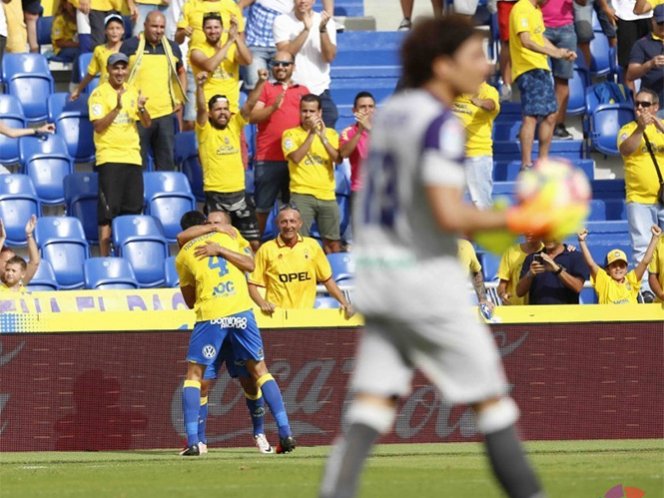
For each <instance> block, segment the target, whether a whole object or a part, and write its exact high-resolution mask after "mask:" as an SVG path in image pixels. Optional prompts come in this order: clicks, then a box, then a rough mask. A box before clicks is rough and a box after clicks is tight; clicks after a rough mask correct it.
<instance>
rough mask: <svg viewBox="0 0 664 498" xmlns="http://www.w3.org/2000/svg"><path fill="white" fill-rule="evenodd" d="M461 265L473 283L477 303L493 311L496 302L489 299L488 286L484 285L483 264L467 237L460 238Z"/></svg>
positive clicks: (459, 254) (459, 255)
mask: <svg viewBox="0 0 664 498" xmlns="http://www.w3.org/2000/svg"><path fill="white" fill-rule="evenodd" d="M457 256H458V258H459V261H460V262H461V267H462V268H463V269H464V270H466V272H467V273H468V276H469V277H470V281H471V283H472V284H473V290H474V291H475V295H476V296H477V303H478V304H479V305H480V306H481V305H485V306H488V307H489V311H490V312H493V308H494V304H493V303H492V302H491V301H490V300H489V298H488V296H487V293H486V286H485V285H484V275H482V265H481V264H480V261H479V259H477V253H476V252H475V248H474V247H473V244H471V243H470V242H469V241H467V240H466V239H459V252H458V254H457Z"/></svg>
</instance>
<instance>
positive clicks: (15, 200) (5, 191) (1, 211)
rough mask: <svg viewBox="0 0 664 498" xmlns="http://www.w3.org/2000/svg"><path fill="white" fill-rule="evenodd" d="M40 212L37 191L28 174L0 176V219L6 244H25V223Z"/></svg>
mask: <svg viewBox="0 0 664 498" xmlns="http://www.w3.org/2000/svg"><path fill="white" fill-rule="evenodd" d="M40 212H41V205H40V203H39V199H38V197H37V191H36V190H35V186H34V184H33V183H32V180H31V179H30V177H29V176H28V175H20V174H15V175H2V176H0V219H2V222H3V224H4V226H5V231H6V233H7V240H6V244H7V245H9V246H17V247H23V246H25V245H27V239H26V237H25V224H26V223H27V222H28V220H29V219H30V217H31V216H33V215H34V216H39V214H40Z"/></svg>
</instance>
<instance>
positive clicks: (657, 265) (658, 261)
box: [648, 237, 664, 303]
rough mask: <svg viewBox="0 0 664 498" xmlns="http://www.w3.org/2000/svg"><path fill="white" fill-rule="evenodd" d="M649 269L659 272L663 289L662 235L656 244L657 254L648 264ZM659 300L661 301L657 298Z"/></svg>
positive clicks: (663, 239)
mask: <svg viewBox="0 0 664 498" xmlns="http://www.w3.org/2000/svg"><path fill="white" fill-rule="evenodd" d="M648 271H649V272H650V273H655V274H657V281H658V282H659V285H660V286H661V287H662V289H664V237H660V238H659V242H658V243H657V245H656V246H655V254H654V255H653V257H652V261H651V262H650V265H649V266H648ZM657 302H658V303H659V302H661V301H660V300H659V299H657Z"/></svg>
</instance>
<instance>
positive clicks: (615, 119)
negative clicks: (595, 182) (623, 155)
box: [590, 104, 634, 156]
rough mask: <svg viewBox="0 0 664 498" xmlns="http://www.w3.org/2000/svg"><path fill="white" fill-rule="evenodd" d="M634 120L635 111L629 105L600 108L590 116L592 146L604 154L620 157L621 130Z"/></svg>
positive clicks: (608, 105) (609, 105)
mask: <svg viewBox="0 0 664 498" xmlns="http://www.w3.org/2000/svg"><path fill="white" fill-rule="evenodd" d="M633 120H634V110H633V108H632V106H630V105H628V104H605V105H600V106H598V107H597V108H596V109H595V110H594V111H593V113H592V114H591V115H590V144H591V147H592V149H593V150H596V151H598V152H601V153H602V154H606V155H611V156H618V155H620V152H619V151H618V144H617V143H616V137H617V136H618V131H619V130H620V128H621V127H622V126H624V125H626V124H627V123H629V122H630V121H633Z"/></svg>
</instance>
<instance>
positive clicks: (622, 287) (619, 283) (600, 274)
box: [579, 225, 662, 304]
mask: <svg viewBox="0 0 664 498" xmlns="http://www.w3.org/2000/svg"><path fill="white" fill-rule="evenodd" d="M650 230H651V232H652V238H651V239H650V244H648V249H647V250H646V253H645V255H644V256H643V259H642V260H641V261H639V263H638V264H637V265H636V267H635V268H634V269H633V270H632V271H630V272H629V273H628V272H627V266H628V262H627V255H626V254H625V253H624V252H623V251H621V250H620V249H612V250H610V251H609V252H608V253H607V255H606V262H605V264H604V268H600V267H599V266H598V265H597V263H595V260H594V259H593V256H592V254H590V250H589V249H588V244H586V237H587V236H588V230H583V231H582V232H581V233H580V234H579V245H580V246H581V252H582V253H583V258H584V259H585V260H586V264H587V265H588V267H589V268H590V279H591V282H592V284H593V288H594V289H595V292H596V293H597V300H598V303H599V304H636V303H637V302H638V301H637V296H638V295H639V290H640V289H641V279H642V278H643V275H644V274H645V272H646V268H648V265H649V264H650V261H651V260H652V257H653V253H654V252H655V247H656V246H657V242H658V241H659V237H660V235H662V229H661V228H659V227H658V226H657V225H653V226H652V227H651V229H650Z"/></svg>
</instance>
